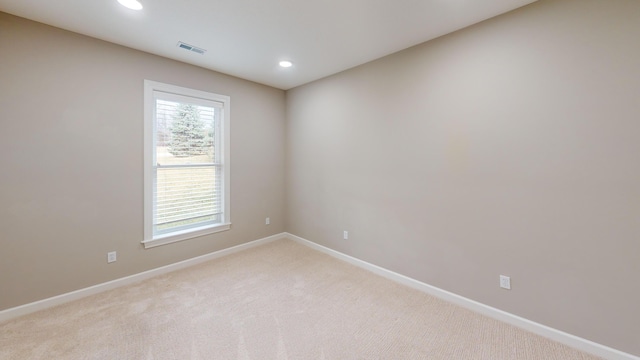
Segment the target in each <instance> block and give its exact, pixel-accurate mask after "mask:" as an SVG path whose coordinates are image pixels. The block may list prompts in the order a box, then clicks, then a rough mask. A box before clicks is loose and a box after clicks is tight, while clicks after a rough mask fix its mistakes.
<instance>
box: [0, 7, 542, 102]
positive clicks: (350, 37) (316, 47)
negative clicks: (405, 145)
mask: <svg viewBox="0 0 640 360" xmlns="http://www.w3.org/2000/svg"><path fill="white" fill-rule="evenodd" d="M534 1H536V0H320V1H310V0H306V1H305V0H140V2H141V3H142V4H143V6H144V9H143V10H142V11H139V12H136V11H133V10H129V9H127V8H124V7H122V6H121V5H120V4H118V2H117V1H116V0H0V11H4V12H7V13H10V14H14V15H17V16H21V17H24V18H27V19H31V20H35V21H38V22H42V23H45V24H49V25H53V26H56V27H60V28H63V29H66V30H71V31H74V32H78V33H81V34H85V35H88V36H92V37H95V38H98V39H102V40H106V41H110V42H113V43H116V44H121V45H124V46H128V47H131V48H134V49H139V50H142V51H146V52H149V53H153V54H157V55H160V56H164V57H167V58H171V59H175V60H180V61H183V62H186V63H190V64H194V65H198V66H201V67H204V68H208V69H211V70H215V71H219V72H223V73H226V74H230V75H234V76H237V77H240V78H244V79H248V80H252V81H255V82H258V83H262V84H266V85H271V86H274V87H276V88H280V89H285V90H286V89H290V88H293V87H296V86H298V85H302V84H305V83H307V82H310V81H313V80H316V79H319V78H322V77H325V76H328V75H331V74H335V73H337V72H340V71H342V70H346V69H348V68H351V67H354V66H357V65H360V64H363V63H366V62H368V61H371V60H374V59H377V58H380V57H382V56H385V55H388V54H391V53H394V52H397V51H399V50H402V49H405V48H408V47H410V46H413V45H416V44H419V43H422V42H425V41H427V40H431V39H433V38H436V37H438V36H441V35H444V34H446V33H450V32H453V31H455V30H458V29H461V28H464V27H467V26H469V25H471V24H474V23H477V22H480V21H482V20H485V19H488V18H491V17H493V16H496V15H499V14H502V13H505V12H507V11H510V10H513V9H515V8H518V7H520V6H523V5H526V4H529V3H532V2H534ZM178 41H183V42H185V43H188V44H191V45H194V46H197V47H200V48H204V49H206V50H207V52H206V53H205V54H204V55H199V54H196V53H193V52H190V51H187V50H184V49H180V48H178V47H177V43H178ZM282 59H287V60H291V61H293V63H294V66H293V67H291V68H289V69H282V68H280V67H279V66H278V61H279V60H282Z"/></svg>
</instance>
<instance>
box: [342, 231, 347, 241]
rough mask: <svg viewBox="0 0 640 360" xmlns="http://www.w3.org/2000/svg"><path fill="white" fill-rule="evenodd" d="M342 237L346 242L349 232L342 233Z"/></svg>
mask: <svg viewBox="0 0 640 360" xmlns="http://www.w3.org/2000/svg"><path fill="white" fill-rule="evenodd" d="M342 237H343V238H344V239H345V240H348V239H349V232H348V231H346V230H345V231H344V233H343V234H342Z"/></svg>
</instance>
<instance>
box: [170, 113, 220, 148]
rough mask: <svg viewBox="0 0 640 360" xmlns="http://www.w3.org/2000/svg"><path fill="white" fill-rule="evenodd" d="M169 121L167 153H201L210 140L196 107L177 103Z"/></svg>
mask: <svg viewBox="0 0 640 360" xmlns="http://www.w3.org/2000/svg"><path fill="white" fill-rule="evenodd" d="M172 120H173V121H172V122H171V127H170V131H171V140H170V141H169V153H171V155H173V156H175V157H189V156H197V155H203V154H206V152H207V147H208V146H209V145H210V141H207V139H206V137H207V132H206V130H205V128H204V122H203V121H202V120H201V119H200V113H199V111H198V107H197V106H195V105H191V104H179V105H178V107H177V109H176V112H175V114H174V115H173V116H172Z"/></svg>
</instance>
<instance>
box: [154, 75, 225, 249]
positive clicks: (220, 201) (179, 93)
mask: <svg viewBox="0 0 640 360" xmlns="http://www.w3.org/2000/svg"><path fill="white" fill-rule="evenodd" d="M144 87H145V89H144V91H145V93H144V97H145V100H144V101H145V114H144V116H145V123H144V136H145V138H144V161H145V169H144V241H143V242H142V243H143V244H144V246H145V248H149V247H154V246H158V245H164V244H168V243H172V242H176V241H181V240H186V239H190V238H194V237H197V236H202V235H206V234H211V233H214V232H218V231H224V230H228V229H229V228H230V227H231V222H230V217H229V215H230V214H229V105H230V98H229V97H228V96H224V95H217V94H212V93H208V92H204V91H198V90H192V89H187V88H182V87H178V86H173V85H168V84H163V83H159V82H154V81H149V80H145V82H144Z"/></svg>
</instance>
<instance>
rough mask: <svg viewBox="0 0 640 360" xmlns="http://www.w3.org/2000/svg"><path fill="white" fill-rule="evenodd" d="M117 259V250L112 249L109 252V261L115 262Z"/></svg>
mask: <svg viewBox="0 0 640 360" xmlns="http://www.w3.org/2000/svg"><path fill="white" fill-rule="evenodd" d="M116 259H117V256H116V252H115V251H111V252H108V253H107V263H112V262H115V261H116Z"/></svg>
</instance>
